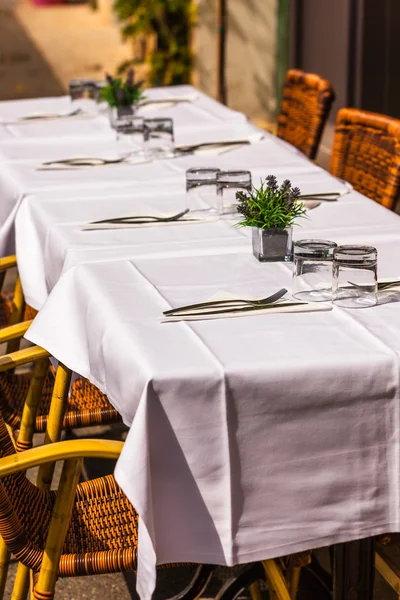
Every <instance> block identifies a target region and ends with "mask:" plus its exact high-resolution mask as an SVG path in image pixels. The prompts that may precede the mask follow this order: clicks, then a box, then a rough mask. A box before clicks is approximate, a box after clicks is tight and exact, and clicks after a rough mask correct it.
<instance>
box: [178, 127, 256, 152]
mask: <svg viewBox="0 0 400 600" xmlns="http://www.w3.org/2000/svg"><path fill="white" fill-rule="evenodd" d="M263 138H264V133H263V132H261V131H260V132H257V133H254V134H252V135H249V136H248V137H246V138H240V139H239V140H234V139H233V140H220V141H219V142H214V141H210V144H214V145H210V146H204V147H200V148H198V149H197V150H194V151H193V154H194V155H195V156H219V155H220V154H225V152H231V151H232V150H239V149H240V148H242V147H243V146H246V145H247V143H246V142H248V143H249V144H256V143H257V142H260V141H261V140H262V139H263ZM242 139H243V144H242V145H240V144H238V143H237V142H238V141H242ZM231 141H232V145H231V146H230V145H229V144H227V142H231ZM218 144H223V145H221V146H219V145H218ZM177 150H178V151H179V146H178V147H177ZM188 155H190V153H188Z"/></svg>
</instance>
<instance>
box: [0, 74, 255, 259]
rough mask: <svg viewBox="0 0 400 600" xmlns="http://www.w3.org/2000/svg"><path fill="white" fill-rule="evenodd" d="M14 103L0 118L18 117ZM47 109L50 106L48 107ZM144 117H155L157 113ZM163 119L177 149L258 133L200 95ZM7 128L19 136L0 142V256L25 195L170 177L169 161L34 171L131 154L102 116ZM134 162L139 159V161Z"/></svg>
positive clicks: (10, 241) (0, 107)
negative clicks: (85, 159) (84, 159)
mask: <svg viewBox="0 0 400 600" xmlns="http://www.w3.org/2000/svg"><path fill="white" fill-rule="evenodd" d="M177 88H178V89H176V88H174V93H172V92H169V94H170V95H171V96H176V97H179V95H182V94H180V93H179V92H182V89H183V91H187V88H188V89H189V90H192V91H193V90H194V88H191V87H190V86H177ZM156 91H157V90H156ZM63 101H65V98H61V99H60V100H54V101H53V103H54V104H55V105H58V104H62V102H63ZM22 102H25V104H24V110H25V111H29V110H33V109H32V108H29V106H30V103H33V102H34V101H20V103H22ZM41 102H42V103H44V105H45V106H47V104H48V103H49V102H45V101H44V100H42V101H40V100H38V101H35V103H34V105H35V106H36V104H37V105H40V103H41ZM20 103H16V104H17V105H18V106H17V108H18V111H17V110H16V108H15V107H14V108H13V105H14V103H13V102H7V103H0V117H1V116H2V114H3V112H2V111H4V110H5V109H8V111H6V115H8V114H9V113H13V112H14V113H17V114H20V113H21V111H22V109H21V107H20ZM26 104H28V106H26ZM4 105H5V106H4ZM10 105H11V106H10ZM43 110H44V109H43ZM53 110H56V108H55V107H53ZM167 112H168V110H167ZM198 113H199V114H198ZM150 114H151V116H157V115H159V111H154V112H151V113H150ZM163 114H164V113H163ZM168 115H170V116H172V115H173V119H174V131H175V141H176V144H177V145H186V144H190V143H202V142H210V141H216V140H220V139H221V138H222V139H228V140H237V139H243V138H248V137H249V136H251V135H254V134H260V130H259V129H258V128H256V127H255V126H254V125H252V124H250V123H248V122H247V120H246V119H245V118H244V115H242V114H241V113H237V112H235V111H232V110H230V109H228V108H227V107H222V106H221V105H220V104H218V103H217V102H215V101H213V100H212V99H210V98H208V97H207V96H205V95H204V94H200V93H198V99H196V100H194V101H193V102H188V103H184V104H180V105H179V107H174V108H171V109H169V112H168ZM67 121H68V122H67ZM98 122H99V123H100V124H101V127H100V129H99V128H98V126H97V123H98ZM87 123H91V129H90V130H88V129H87V127H86V125H87ZM10 127H11V126H10V125H5V124H1V122H0V140H1V139H2V138H5V137H6V136H5V133H4V132H5V131H8V130H9V128H10ZM13 127H14V128H16V129H17V130H18V132H19V135H20V137H18V138H17V139H13V140H10V141H6V142H2V143H0V197H1V199H2V201H1V204H0V255H4V254H10V253H12V252H14V250H15V244H14V220H15V216H16V214H17V211H18V208H19V205H20V203H21V201H22V200H23V198H24V197H25V196H26V195H27V194H28V193H32V192H38V191H40V190H57V189H63V190H65V189H66V188H69V189H70V190H71V191H70V194H71V195H73V194H74V193H76V190H82V189H93V188H95V189H99V188H104V187H108V188H111V189H115V188H117V187H127V186H129V187H130V188H131V189H132V190H133V189H134V187H136V189H137V188H138V186H141V187H143V186H145V185H146V186H153V185H160V183H161V181H162V180H163V179H165V180H166V182H168V183H169V184H171V183H172V181H173V179H174V175H175V176H176V169H175V167H174V164H173V162H174V161H172V160H170V161H167V160H164V161H162V162H161V161H158V162H153V163H150V162H148V161H147V162H144V163H143V164H138V165H130V164H126V163H123V164H119V165H115V166H114V165H107V166H106V167H92V168H86V169H75V170H40V169H41V168H42V167H43V163H44V162H46V161H54V160H60V159H65V158H71V157H76V156H79V157H81V156H89V157H98V156H99V153H100V156H101V157H102V158H115V157H118V156H119V155H120V154H121V153H126V152H129V151H135V150H136V148H135V146H134V145H130V144H128V143H118V144H117V143H116V140H115V132H114V131H113V130H112V129H111V127H110V125H109V123H108V119H107V118H106V117H105V116H102V115H100V116H97V117H93V118H89V119H82V118H74V119H69V120H54V121H39V122H36V121H33V122H29V123H27V124H25V123H23V124H21V123H18V124H17V125H14V126H13ZM55 130H57V133H56V134H55V133H54V132H55ZM98 131H101V132H104V133H105V135H101V136H98V135H97V133H98ZM2 132H3V135H2ZM32 132H34V134H33V133H32ZM51 134H53V135H51ZM138 158H139V160H142V161H145V158H140V157H138Z"/></svg>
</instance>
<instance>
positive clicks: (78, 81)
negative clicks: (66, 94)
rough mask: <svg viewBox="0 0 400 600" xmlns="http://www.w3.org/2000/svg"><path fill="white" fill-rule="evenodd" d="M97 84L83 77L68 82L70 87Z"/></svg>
mask: <svg viewBox="0 0 400 600" xmlns="http://www.w3.org/2000/svg"><path fill="white" fill-rule="evenodd" d="M95 83H96V82H95V81H94V79H90V78H88V77H82V79H70V81H69V82H68V85H88V84H90V85H93V84H95Z"/></svg>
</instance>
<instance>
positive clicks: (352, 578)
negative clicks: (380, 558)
mask: <svg viewBox="0 0 400 600" xmlns="http://www.w3.org/2000/svg"><path fill="white" fill-rule="evenodd" d="M374 546H375V543H374V539H373V538H367V539H365V540H357V541H355V542H347V543H345V544H337V545H336V546H335V556H334V585H333V599H334V600H372V598H373V592H374V564H375V561H374V559H375V554H374Z"/></svg>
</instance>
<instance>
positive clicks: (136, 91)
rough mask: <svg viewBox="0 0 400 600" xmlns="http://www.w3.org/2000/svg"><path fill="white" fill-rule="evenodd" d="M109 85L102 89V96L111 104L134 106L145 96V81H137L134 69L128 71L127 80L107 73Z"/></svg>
mask: <svg viewBox="0 0 400 600" xmlns="http://www.w3.org/2000/svg"><path fill="white" fill-rule="evenodd" d="M106 80H107V85H106V86H104V87H103V88H102V89H101V90H100V97H101V99H102V100H104V101H105V102H107V104H108V105H109V106H116V107H121V106H134V105H135V104H138V103H139V102H140V100H142V99H143V98H144V95H143V92H142V89H141V88H142V85H143V81H137V82H135V73H134V71H133V69H130V70H129V71H128V75H127V77H126V81H125V82H124V81H123V80H122V79H120V78H114V77H111V75H106Z"/></svg>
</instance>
